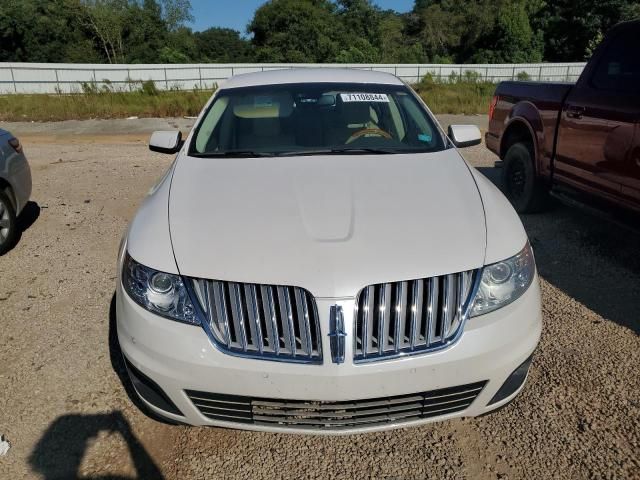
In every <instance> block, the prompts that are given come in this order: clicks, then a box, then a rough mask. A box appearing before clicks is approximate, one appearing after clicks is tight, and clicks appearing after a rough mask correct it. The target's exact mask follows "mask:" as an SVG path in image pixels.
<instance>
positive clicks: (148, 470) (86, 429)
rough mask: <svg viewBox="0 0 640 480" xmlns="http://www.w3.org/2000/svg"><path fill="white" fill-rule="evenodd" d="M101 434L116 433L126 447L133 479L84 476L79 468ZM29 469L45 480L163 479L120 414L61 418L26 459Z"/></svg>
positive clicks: (106, 475) (107, 475)
mask: <svg viewBox="0 0 640 480" xmlns="http://www.w3.org/2000/svg"><path fill="white" fill-rule="evenodd" d="M100 432H109V433H118V434H120V436H121V437H122V438H123V439H124V441H125V442H126V443H127V447H128V448H129V453H130V455H131V460H132V461H133V464H134V467H135V470H136V476H135V477H125V476H121V475H110V474H104V475H98V476H90V477H87V476H83V475H81V474H80V465H81V463H82V460H83V458H84V456H85V454H86V452H87V450H88V448H89V446H90V442H91V440H92V439H95V438H97V436H98V434H99V433H100ZM29 465H31V468H32V469H33V470H34V471H35V472H37V473H39V474H41V475H42V477H43V478H44V479H45V480H54V479H56V480H58V479H80V478H82V479H89V480H130V479H132V478H137V479H160V480H161V479H162V478H163V476H162V473H160V470H159V469H158V467H157V466H156V465H155V463H154V462H153V459H152V458H151V456H150V455H149V454H148V453H147V451H146V450H145V448H144V447H143V446H142V444H141V443H140V441H139V440H138V439H137V437H136V436H135V435H134V434H133V431H132V430H131V426H130V425H129V422H127V420H126V419H125V418H124V416H123V415H122V413H121V412H120V411H113V412H110V413H105V414H97V415H83V414H73V415H63V416H61V417H58V419H56V420H55V421H54V422H53V423H52V424H51V425H50V426H49V428H48V429H47V431H46V432H45V434H44V435H43V436H42V438H41V439H40V440H39V441H38V443H37V445H36V446H35V448H34V449H33V452H31V455H30V456H29Z"/></svg>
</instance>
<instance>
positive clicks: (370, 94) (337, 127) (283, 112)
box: [189, 83, 444, 157]
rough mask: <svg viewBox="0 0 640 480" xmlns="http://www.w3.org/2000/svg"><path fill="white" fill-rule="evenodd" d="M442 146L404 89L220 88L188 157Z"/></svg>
mask: <svg viewBox="0 0 640 480" xmlns="http://www.w3.org/2000/svg"><path fill="white" fill-rule="evenodd" d="M443 148H444V141H443V138H442V136H441V135H440V134H439V132H438V129H437V127H436V125H435V123H434V121H433V120H432V119H431V117H430V116H429V114H428V113H427V111H426V110H425V109H424V107H423V106H422V105H421V104H420V103H419V102H418V101H417V100H416V98H415V97H414V95H413V94H412V92H411V91H410V90H409V88H408V87H405V86H403V85H374V84H355V83H335V84H331V83H318V84H310V83H304V84H287V85H265V86H258V87H247V88H234V89H226V90H225V89H223V90H221V91H220V92H218V94H217V95H216V98H215V100H214V101H213V103H212V104H211V105H210V107H209V109H208V111H207V112H206V114H205V116H204V119H203V120H202V122H200V124H199V126H198V127H197V130H196V132H195V135H194V138H193V141H192V143H191V146H190V150H189V154H190V155H192V156H200V157H208V156H211V157H216V156H272V155H298V154H299V155H314V154H327V153H336V154H341V153H345V154H346V153H353V154H358V153H411V152H434V151H439V150H442V149H443Z"/></svg>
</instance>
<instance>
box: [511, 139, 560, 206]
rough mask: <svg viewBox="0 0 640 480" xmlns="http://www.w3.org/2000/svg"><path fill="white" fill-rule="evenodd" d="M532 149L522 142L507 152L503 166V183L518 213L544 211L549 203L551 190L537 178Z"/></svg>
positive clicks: (515, 144)
mask: <svg viewBox="0 0 640 480" xmlns="http://www.w3.org/2000/svg"><path fill="white" fill-rule="evenodd" d="M533 160H534V158H533V153H532V151H531V148H530V147H529V146H528V145H527V144H525V143H522V142H519V143H514V144H513V145H511V147H509V150H507V154H506V155H505V157H504V163H503V166H502V182H503V185H504V190H505V194H506V195H507V198H508V199H509V201H510V202H511V204H512V205H513V208H515V210H516V212H518V213H535V212H540V211H542V210H544V209H545V208H546V207H547V205H548V201H549V189H548V188H547V187H546V185H544V183H543V182H542V181H541V179H539V178H538V177H537V176H536V171H535V168H534V164H533Z"/></svg>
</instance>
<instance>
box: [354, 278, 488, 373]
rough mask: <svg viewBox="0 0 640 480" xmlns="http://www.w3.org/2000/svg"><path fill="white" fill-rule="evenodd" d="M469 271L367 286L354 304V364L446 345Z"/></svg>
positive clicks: (459, 314) (467, 291) (457, 322)
mask: <svg viewBox="0 0 640 480" xmlns="http://www.w3.org/2000/svg"><path fill="white" fill-rule="evenodd" d="M475 274H476V273H475V271H466V272H461V273H455V274H449V275H443V276H440V277H432V278H427V279H418V280H410V281H401V282H394V283H384V284H377V285H369V286H367V287H365V288H363V289H362V290H361V291H360V293H359V294H358V297H357V299H356V308H355V322H356V324H355V333H356V334H355V338H354V361H355V362H363V361H373V360H378V359H383V358H389V357H394V356H398V355H401V354H404V353H414V352H425V351H429V350H435V349H437V348H441V347H443V346H444V345H447V344H448V343H449V342H450V341H451V340H452V339H453V338H454V337H455V336H456V335H457V333H458V331H459V329H460V326H461V325H462V319H463V313H464V312H463V310H464V307H465V305H466V304H467V301H468V300H469V297H470V295H471V293H472V284H473V279H474V275H475Z"/></svg>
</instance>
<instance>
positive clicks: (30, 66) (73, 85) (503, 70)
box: [0, 63, 585, 94]
mask: <svg viewBox="0 0 640 480" xmlns="http://www.w3.org/2000/svg"><path fill="white" fill-rule="evenodd" d="M318 66H322V67H342V68H345V67H346V68H358V69H365V70H376V71H380V72H389V73H393V74H395V75H396V76H398V77H400V78H402V79H403V80H405V81H407V82H409V83H415V82H417V81H419V80H420V79H421V78H422V77H424V76H425V75H427V74H430V75H432V76H433V77H434V78H436V79H439V80H443V81H452V80H455V79H456V78H459V77H464V76H465V75H473V76H475V78H479V79H482V80H487V81H491V82H499V81H501V80H517V79H521V80H524V79H529V80H538V81H567V82H575V81H576V80H577V78H578V77H579V76H580V73H581V72H582V69H583V68H584V66H585V64H584V63H520V64H485V65H483V64H464V65H452V64H442V65H438V64H421V65H417V64H415V65H414V64H397V65H393V64H391V65H389V64H366V65H365V64H322V65H318V64H309V63H306V64H273V63H264V64H246V63H245V64H243V63H238V64H208V63H202V64H184V65H176V64H167V65H139V64H136V65H122V64H121V65H104V64H65V63H0V93H4V94H8V93H57V92H59V93H77V92H81V91H82V90H83V84H95V85H96V86H98V87H99V88H100V87H102V86H104V85H109V88H112V89H115V90H127V89H129V88H137V87H136V86H135V84H136V83H139V82H144V81H148V80H151V81H153V82H154V83H155V85H156V88H158V89H162V90H168V89H178V90H193V89H209V88H213V87H214V86H215V85H219V84H220V83H221V82H223V81H224V80H226V79H227V78H229V77H231V76H233V75H237V74H240V73H249V72H260V71H264V70H274V69H287V68H298V67H318ZM467 72H475V73H467Z"/></svg>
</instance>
